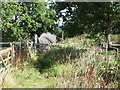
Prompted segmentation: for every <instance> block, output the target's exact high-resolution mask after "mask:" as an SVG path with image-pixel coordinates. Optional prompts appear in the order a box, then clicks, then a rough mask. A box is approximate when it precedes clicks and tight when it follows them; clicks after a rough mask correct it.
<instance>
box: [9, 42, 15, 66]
mask: <svg viewBox="0 0 120 90" xmlns="http://www.w3.org/2000/svg"><path fill="white" fill-rule="evenodd" d="M10 45H11V48H12V50H11V63H12V64H13V65H15V50H14V43H10Z"/></svg>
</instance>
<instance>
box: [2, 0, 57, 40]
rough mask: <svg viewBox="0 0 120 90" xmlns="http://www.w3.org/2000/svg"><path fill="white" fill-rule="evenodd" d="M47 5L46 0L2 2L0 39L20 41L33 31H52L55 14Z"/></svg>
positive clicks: (38, 32) (32, 33)
mask: <svg viewBox="0 0 120 90" xmlns="http://www.w3.org/2000/svg"><path fill="white" fill-rule="evenodd" d="M47 5H48V4H47V3H46V2H39V3H36V2H2V8H1V14H2V17H1V20H2V23H1V29H2V37H3V39H2V40H3V41H21V40H25V39H29V38H30V37H32V36H33V35H34V34H35V33H36V34H38V35H40V34H41V33H43V32H47V31H49V32H53V31H54V30H55V28H56V25H55V24H54V21H55V19H56V15H55V13H54V12H53V11H52V10H51V9H50V8H47Z"/></svg>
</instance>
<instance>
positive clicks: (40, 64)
mask: <svg viewBox="0 0 120 90" xmlns="http://www.w3.org/2000/svg"><path fill="white" fill-rule="evenodd" d="M86 51H87V49H79V50H78V49H75V48H72V47H64V48H59V49H56V48H53V49H51V50H49V51H47V52H45V53H44V54H43V55H40V56H39V58H38V59H37V62H35V67H36V68H37V69H38V70H39V71H40V72H44V71H45V70H46V69H49V68H51V67H52V66H53V65H55V64H64V63H68V62H71V61H73V60H75V59H77V58H79V57H80V56H81V55H82V54H83V53H84V52H86Z"/></svg>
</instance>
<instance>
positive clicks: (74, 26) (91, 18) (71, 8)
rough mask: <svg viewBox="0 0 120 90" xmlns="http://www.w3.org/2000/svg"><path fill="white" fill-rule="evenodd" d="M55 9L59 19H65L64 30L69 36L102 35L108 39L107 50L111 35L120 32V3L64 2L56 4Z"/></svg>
mask: <svg viewBox="0 0 120 90" xmlns="http://www.w3.org/2000/svg"><path fill="white" fill-rule="evenodd" d="M55 7H56V11H57V14H58V18H59V17H61V18H63V20H64V22H65V24H64V25H63V29H64V30H65V31H66V32H67V33H68V35H69V36H75V35H78V34H82V33H84V32H86V33H91V34H94V35H95V34H97V33H101V35H104V36H105V37H106V48H107V47H108V46H109V34H110V33H113V32H115V31H116V32H118V31H119V29H118V24H119V22H120V3H117V2H116V3H112V2H109V3H102V2H99V3H87V2H85V3H77V2H70V3H66V2H64V3H56V6H55ZM65 10H66V11H65ZM63 11H64V12H63ZM63 13H64V14H63Z"/></svg>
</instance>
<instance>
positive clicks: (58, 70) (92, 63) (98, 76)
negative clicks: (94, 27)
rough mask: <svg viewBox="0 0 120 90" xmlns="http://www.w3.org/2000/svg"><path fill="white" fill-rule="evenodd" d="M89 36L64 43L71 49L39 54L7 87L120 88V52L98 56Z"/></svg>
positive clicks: (13, 74)
mask: <svg viewBox="0 0 120 90" xmlns="http://www.w3.org/2000/svg"><path fill="white" fill-rule="evenodd" d="M86 36H87V35H86V34H85V35H81V36H77V37H74V38H69V39H66V40H65V41H62V42H61V43H63V42H64V43H65V44H68V45H66V46H61V47H60V46H59V47H57V46H56V47H54V48H53V49H51V50H49V51H46V52H44V53H42V54H38V55H37V58H36V60H34V62H33V63H31V64H30V63H26V62H24V63H23V64H21V67H20V68H19V69H17V70H15V71H13V70H12V71H13V72H12V73H11V76H12V79H13V78H14V79H13V80H15V84H12V83H9V82H10V81H9V80H10V79H6V80H7V82H6V87H21V88H22V87H23V88H25V87H29V88H30V87H38V88H43V87H45V88H46V87H47V88H119V68H120V67H119V63H120V62H119V61H120V59H119V52H117V53H116V52H115V51H110V52H107V53H105V52H103V53H98V47H97V46H96V45H95V43H96V41H95V40H94V39H89V38H86ZM78 40H79V41H78ZM90 41H91V43H90ZM75 42H76V44H74V45H72V43H75ZM68 46H69V47H68ZM81 49H82V50H81ZM84 50H85V51H84ZM82 51H84V52H82ZM70 53H71V55H70ZM63 55H64V57H63ZM69 56H71V58H69ZM103 56H104V59H103ZM61 62H62V63H61ZM35 65H37V68H35V67H36V66H35ZM9 76H10V75H9ZM13 82H14V81H13Z"/></svg>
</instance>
